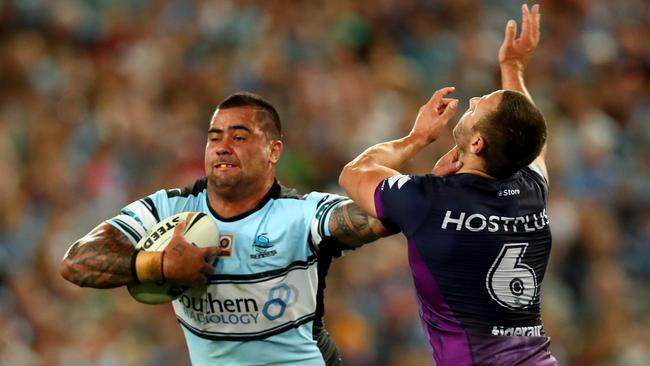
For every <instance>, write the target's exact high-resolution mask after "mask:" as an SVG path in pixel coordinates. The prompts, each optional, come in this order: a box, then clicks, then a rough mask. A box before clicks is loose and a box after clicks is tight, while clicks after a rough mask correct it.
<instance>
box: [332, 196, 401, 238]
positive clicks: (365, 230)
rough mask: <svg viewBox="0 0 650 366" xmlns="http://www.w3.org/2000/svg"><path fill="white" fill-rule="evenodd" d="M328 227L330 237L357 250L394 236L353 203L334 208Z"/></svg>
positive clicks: (379, 222)
mask: <svg viewBox="0 0 650 366" xmlns="http://www.w3.org/2000/svg"><path fill="white" fill-rule="evenodd" d="M328 225H329V230H330V233H331V235H332V236H333V237H335V238H336V239H338V240H339V241H340V242H342V243H344V244H346V245H348V246H349V247H350V248H358V247H360V246H362V245H364V244H367V243H370V242H372V241H375V240H377V239H379V238H382V237H385V236H390V235H393V234H395V232H393V231H391V230H389V229H387V228H386V227H385V226H384V225H383V224H382V223H381V221H379V220H378V219H376V218H374V217H372V216H370V215H369V214H368V213H366V212H365V211H363V210H362V209H361V207H359V205H357V204H356V203H354V202H353V201H348V202H344V203H342V204H340V205H338V206H337V207H336V208H334V209H333V210H332V214H331V215H330V219H329V223H328Z"/></svg>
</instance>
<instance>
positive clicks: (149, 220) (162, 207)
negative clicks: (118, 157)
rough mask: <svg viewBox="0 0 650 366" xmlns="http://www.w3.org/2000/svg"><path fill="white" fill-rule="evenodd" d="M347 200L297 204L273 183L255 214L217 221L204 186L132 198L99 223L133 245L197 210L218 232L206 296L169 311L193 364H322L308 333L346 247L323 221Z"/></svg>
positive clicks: (320, 197) (328, 197) (314, 197)
mask: <svg viewBox="0 0 650 366" xmlns="http://www.w3.org/2000/svg"><path fill="white" fill-rule="evenodd" d="M346 200H348V198H345V197H341V196H337V195H332V194H326V193H319V192H311V193H309V194H307V195H304V196H302V197H301V196H298V195H297V194H296V193H295V191H294V190H290V189H287V188H284V187H282V186H280V185H279V184H278V183H277V182H276V183H275V184H274V186H273V188H272V189H271V190H270V191H269V194H268V195H267V196H266V197H265V198H264V199H263V200H262V202H260V204H259V205H258V207H257V208H255V209H254V210H251V211H250V212H247V213H244V214H242V215H239V216H237V217H233V218H229V219H224V218H222V217H219V215H218V214H217V213H216V212H214V211H213V210H212V209H211V207H210V205H209V203H208V199H207V180H206V179H205V178H204V179H201V180H198V181H197V182H196V183H195V184H194V185H192V186H188V187H185V188H184V189H174V190H160V191H158V192H156V193H154V194H152V195H150V196H148V197H145V198H143V199H140V200H137V201H135V202H133V203H131V204H129V205H128V206H126V207H125V208H124V209H122V210H121V212H120V214H119V215H117V216H115V217H113V218H112V219H109V220H107V221H106V222H107V223H108V224H110V225H112V226H114V227H115V228H117V229H118V230H120V231H121V232H122V233H124V234H125V235H126V236H127V237H128V238H129V239H130V240H131V242H132V243H133V244H134V245H135V244H136V243H137V242H138V241H139V240H140V238H142V236H144V235H146V233H147V230H148V229H149V228H151V227H153V226H154V225H155V224H156V223H158V222H160V221H161V220H164V219H165V218H167V217H169V216H171V215H173V214H176V213H179V212H184V211H199V212H204V213H206V214H209V215H211V217H212V218H213V219H214V220H215V222H216V223H217V225H218V226H219V230H220V236H221V242H220V243H221V246H222V248H223V251H222V255H221V256H220V257H219V260H218V261H217V263H216V266H215V271H214V274H213V275H210V276H208V290H207V292H205V293H204V294H202V295H201V296H196V295H191V294H184V295H182V296H181V297H180V298H178V299H176V300H174V301H173V303H172V304H173V308H174V312H175V313H176V317H177V319H178V321H179V322H180V324H181V328H182V329H183V332H184V334H185V338H186V341H187V345H188V349H189V354H190V359H191V361H192V364H193V365H217V364H218V365H307V366H309V365H324V364H325V361H324V356H323V355H322V354H321V351H320V350H319V348H318V346H317V343H316V341H315V340H314V339H313V338H314V337H313V336H312V327H313V326H314V325H315V326H318V327H319V326H322V315H323V304H322V301H323V289H324V287H325V283H324V277H325V274H326V272H327V269H328V267H329V263H330V261H331V257H332V256H339V255H340V254H341V250H343V249H345V247H343V245H342V244H341V243H339V242H338V241H336V240H333V238H331V237H330V233H329V229H328V225H327V222H328V220H329V216H330V214H331V211H332V209H333V208H334V207H336V206H337V205H339V204H341V203H342V202H344V201H346ZM319 262H320V263H319ZM328 357H329V356H328ZM328 357H326V358H328Z"/></svg>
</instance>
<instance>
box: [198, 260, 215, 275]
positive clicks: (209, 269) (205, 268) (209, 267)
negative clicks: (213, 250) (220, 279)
mask: <svg viewBox="0 0 650 366" xmlns="http://www.w3.org/2000/svg"><path fill="white" fill-rule="evenodd" d="M201 272H202V273H204V274H206V275H210V274H212V273H213V272H214V267H213V266H212V265H211V264H210V263H207V262H206V263H205V264H204V265H203V270H202V271H201Z"/></svg>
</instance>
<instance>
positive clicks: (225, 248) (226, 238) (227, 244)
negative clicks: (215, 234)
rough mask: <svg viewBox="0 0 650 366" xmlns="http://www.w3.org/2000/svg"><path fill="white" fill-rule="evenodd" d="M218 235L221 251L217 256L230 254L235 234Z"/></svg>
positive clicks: (228, 255)
mask: <svg viewBox="0 0 650 366" xmlns="http://www.w3.org/2000/svg"><path fill="white" fill-rule="evenodd" d="M219 237H220V239H219V247H220V248H221V253H219V256H220V257H230V256H232V247H233V245H234V244H235V236H234V235H232V234H221V235H220V236H219Z"/></svg>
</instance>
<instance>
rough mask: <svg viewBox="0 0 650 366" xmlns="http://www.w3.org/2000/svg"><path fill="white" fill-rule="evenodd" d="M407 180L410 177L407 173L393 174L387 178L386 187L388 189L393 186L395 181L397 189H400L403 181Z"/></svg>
mask: <svg viewBox="0 0 650 366" xmlns="http://www.w3.org/2000/svg"><path fill="white" fill-rule="evenodd" d="M409 180H411V177H409V176H408V175H394V176H392V177H389V178H388V179H387V182H388V188H389V189H391V188H393V186H394V185H395V183H397V189H400V188H402V186H403V185H404V183H406V182H408V181H409Z"/></svg>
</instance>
